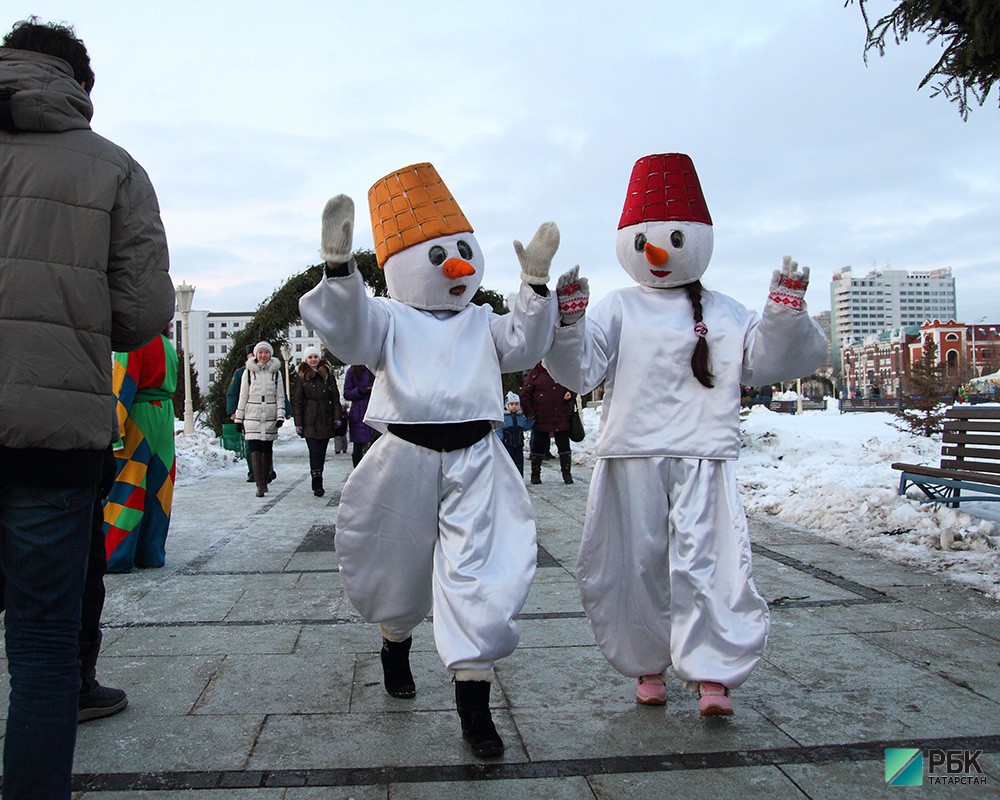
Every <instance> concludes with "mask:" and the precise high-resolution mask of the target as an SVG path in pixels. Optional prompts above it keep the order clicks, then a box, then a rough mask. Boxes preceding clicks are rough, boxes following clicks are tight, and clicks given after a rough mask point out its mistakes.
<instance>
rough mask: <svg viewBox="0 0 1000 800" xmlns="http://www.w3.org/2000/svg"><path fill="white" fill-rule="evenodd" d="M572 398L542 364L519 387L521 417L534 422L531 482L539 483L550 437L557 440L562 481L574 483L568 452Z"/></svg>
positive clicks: (572, 395)
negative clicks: (522, 412) (522, 415)
mask: <svg viewBox="0 0 1000 800" xmlns="http://www.w3.org/2000/svg"><path fill="white" fill-rule="evenodd" d="M574 399H575V398H574V394H573V392H571V391H570V390H569V389H567V388H566V387H565V386H562V385H560V384H558V383H556V382H555V381H554V380H553V379H552V376H551V375H549V373H548V372H547V371H546V370H545V367H543V366H542V365H541V364H536V365H535V367H534V368H533V369H532V370H531V371H530V372H528V374H527V376H526V377H525V379H524V384H523V385H522V386H521V408H522V409H523V410H524V416H526V417H527V418H528V419H533V420H534V421H535V435H534V436H533V437H532V440H531V482H532V483H541V482H542V461H543V460H544V459H545V454H546V453H548V452H549V437H550V435H551V436H552V437H553V438H555V440H556V450H558V451H559V466H560V468H561V469H562V476H563V481H564V482H566V483H572V482H573V476H572V474H571V473H570V466H571V464H572V461H571V454H570V448H569V420H570V416H571V415H572V414H573V403H574Z"/></svg>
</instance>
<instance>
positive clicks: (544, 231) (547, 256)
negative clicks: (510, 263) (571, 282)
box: [514, 222, 559, 286]
mask: <svg viewBox="0 0 1000 800" xmlns="http://www.w3.org/2000/svg"><path fill="white" fill-rule="evenodd" d="M558 249H559V228H557V227H556V224H555V223H554V222H543V223H542V224H541V226H540V227H539V228H538V230H537V231H536V232H535V235H534V237H532V239H531V241H530V242H529V243H528V246H527V247H524V246H523V245H522V244H521V243H520V242H518V241H516V240H515V241H514V252H515V253H517V260H518V261H520V262H521V280H522V281H524V282H525V283H531V284H534V285H536V286H544V285H545V284H546V283H548V281H549V266H550V265H551V264H552V257H553V256H554V255H555V254H556V250H558Z"/></svg>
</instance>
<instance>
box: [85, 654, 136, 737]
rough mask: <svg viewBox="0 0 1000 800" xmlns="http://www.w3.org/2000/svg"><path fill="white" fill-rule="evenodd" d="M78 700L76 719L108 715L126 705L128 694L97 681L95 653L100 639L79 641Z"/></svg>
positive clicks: (97, 717)
mask: <svg viewBox="0 0 1000 800" xmlns="http://www.w3.org/2000/svg"><path fill="white" fill-rule="evenodd" d="M79 652H80V680H81V685H80V701H79V705H78V706H77V712H76V721H77V722H86V721H87V720H91V719H100V718H101V717H110V716H111V715H112V714H117V713H118V712H119V711H121V710H123V709H124V708H125V706H127V705H128V695H126V694H125V692H123V691H122V690H121V689H112V688H111V687H110V686H101V684H100V683H98V681H97V655H98V653H100V652H101V640H100V638H98V639H97V640H96V641H93V642H80V649H79Z"/></svg>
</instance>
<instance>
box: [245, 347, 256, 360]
mask: <svg viewBox="0 0 1000 800" xmlns="http://www.w3.org/2000/svg"><path fill="white" fill-rule="evenodd" d="M253 353H254V350H253V345H252V344H248V345H246V346H245V347H244V348H243V355H245V356H246V357H247V358H250V356H252V355H253Z"/></svg>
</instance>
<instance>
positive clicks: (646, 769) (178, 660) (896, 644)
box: [0, 442, 1000, 800]
mask: <svg viewBox="0 0 1000 800" xmlns="http://www.w3.org/2000/svg"><path fill="white" fill-rule="evenodd" d="M275 461H276V469H277V472H278V480H277V481H276V482H275V483H274V484H272V491H271V494H269V495H268V497H267V498H264V499H258V498H256V497H254V491H253V486H252V485H250V484H248V483H245V475H246V473H245V471H244V470H243V469H242V468H236V469H233V470H231V471H230V472H228V473H227V474H225V475H223V476H221V477H220V476H213V477H211V478H209V479H205V480H201V481H197V482H195V483H193V484H188V485H185V486H181V487H180V488H179V489H178V491H177V495H176V498H175V506H174V508H175V510H174V518H173V523H172V526H171V533H170V538H169V539H168V546H169V552H168V564H167V566H166V567H165V568H163V569H160V570H147V571H139V572H135V573H132V574H130V575H113V576H108V580H107V585H108V600H107V606H106V610H105V637H106V638H105V646H104V652H103V655H102V657H101V660H100V662H99V677H100V678H101V679H102V680H103V681H104V682H105V683H107V684H109V685H112V686H120V687H122V688H125V689H126V690H127V691H128V693H129V697H130V700H131V703H130V705H129V707H128V709H127V710H126V711H125V712H123V713H122V714H119V715H118V716H115V717H111V718H108V719H103V720H97V721H94V722H90V723H87V724H85V725H83V726H81V727H80V735H79V741H78V746H77V755H76V764H75V768H76V787H77V788H78V789H79V790H80V791H79V793H78V795H77V796H78V797H80V798H86V800H99V799H101V800H121V799H123V798H151V799H152V798H155V799H156V800H180V798H184V799H185V800H221V798H227V799H229V800H235V799H236V798H239V800H244V799H246V800H312V799H313V798H333V800H345V799H346V798H355V799H356V800H374V798H380V800H385V799H386V798H393V799H394V800H402V799H403V798H406V799H407V800H409V799H410V798H413V799H416V798H427V799H428V800H431V799H435V800H436V798H445V797H446V798H449V800H462V799H463V798H469V799H470V800H471V799H472V798H475V800H491V799H492V798H503V800H519V798H558V799H559V800H563V799H565V800H583V799H584V798H586V800H612V799H613V800H632V798H635V799H636V800H639V799H640V798H641V800H649V799H650V798H661V797H676V798H712V799H713V800H718V799H719V798H729V797H734V796H738V797H739V798H740V800H753V799H754V798H766V800H785V798H789V799H791V798H850V799H851V800H856V798H879V797H886V798H899V797H901V796H904V795H905V796H906V797H914V796H928V797H929V796H944V795H945V793H951V794H954V795H955V796H962V797H965V796H968V797H977V798H978V797H998V796H1000V755H998V753H1000V666H998V662H1000V604H997V603H995V602H992V601H990V600H988V599H987V598H985V597H984V596H983V595H981V594H979V593H977V592H975V591H973V590H968V589H964V588H961V587H958V586H956V585H954V584H951V583H948V582H946V581H944V580H943V579H941V578H938V577H936V576H934V575H931V574H928V573H924V572H918V571H915V570H913V569H910V568H906V567H902V566H897V565H894V564H892V563H890V562H887V561H881V560H879V559H876V558H873V557H871V556H868V555H864V554H861V553H858V552H854V551H852V550H849V549H846V548H844V547H842V546H839V545H837V544H832V543H830V542H827V541H825V540H824V539H822V538H820V537H819V536H816V535H813V534H811V533H808V532H802V531H797V530H792V529H789V528H787V527H784V526H781V525H778V524H775V523H773V522H771V521H768V520H766V519H753V520H751V528H752V532H753V539H754V549H755V574H756V580H757V586H758V588H759V590H760V592H761V594H762V595H763V596H764V597H765V598H766V599H767V600H768V601H769V603H770V604H771V609H772V633H771V639H770V642H769V646H768V651H767V655H766V659H765V663H763V664H762V665H761V666H760V668H759V669H758V670H757V671H756V672H755V673H754V674H753V675H752V676H751V678H750V680H749V681H748V683H747V684H746V685H745V686H744V687H743V688H742V689H741V690H740V691H739V692H738V693H736V695H735V702H736V707H737V715H736V716H735V717H733V718H731V719H729V720H702V719H700V718H699V717H698V715H697V711H696V706H697V702H696V700H695V698H694V696H693V695H689V694H687V693H685V692H683V691H682V690H681V689H680V686H679V683H678V682H677V681H672V682H671V685H670V686H669V687H668V698H667V706H666V708H665V709H664V708H647V707H638V706H637V705H636V703H635V702H634V699H633V697H634V695H633V690H634V684H633V682H632V681H631V680H629V679H626V678H623V677H622V676H620V675H619V674H617V673H616V672H614V671H613V670H612V669H611V668H610V667H609V666H608V664H607V663H606V662H605V661H604V659H603V658H602V656H601V654H600V653H599V652H598V650H597V648H596V647H595V645H594V642H593V638H592V635H591V632H590V629H589V627H588V625H587V621H586V619H585V618H584V615H583V612H582V610H581V607H580V601H579V596H578V594H577V589H576V584H575V581H574V578H573V569H574V564H575V559H576V550H577V544H578V541H579V537H580V531H581V526H582V522H583V514H584V506H585V498H586V492H587V486H588V480H589V472H588V471H587V470H585V469H582V468H577V469H576V473H577V483H576V484H574V485H573V486H565V485H564V484H563V483H562V481H561V480H560V478H559V475H558V472H557V470H556V468H555V467H550V466H548V465H547V466H546V467H545V469H544V471H543V479H544V483H543V485H542V486H532V487H530V492H531V495H532V500H533V502H534V506H535V512H536V515H537V519H538V528H539V545H540V547H539V559H538V567H539V568H538V572H537V577H536V579H535V583H534V585H533V588H532V591H531V594H530V597H529V599H528V602H527V604H526V606H525V608H524V611H523V613H522V615H521V623H520V624H521V630H522V642H521V646H520V648H519V649H518V650H517V651H516V652H515V653H514V655H512V656H511V657H510V658H507V659H504V660H503V661H502V662H500V664H499V665H498V668H497V674H498V679H499V686H498V687H497V688H495V689H494V704H495V706H496V708H495V712H494V715H495V718H496V719H497V723H498V726H499V728H500V731H501V734H502V735H503V736H504V739H505V741H506V743H507V753H506V754H505V756H504V758H503V759H502V760H500V761H498V762H496V763H485V762H480V761H477V760H475V759H474V758H473V757H472V756H471V753H470V752H469V750H468V749H467V748H466V747H465V746H464V744H463V742H462V739H461V736H460V732H459V724H458V717H457V715H456V713H455V709H454V693H453V688H452V686H451V684H450V683H449V680H448V674H447V672H446V671H445V670H444V668H443V667H442V666H441V663H440V661H439V660H438V657H437V654H436V652H435V650H434V646H433V640H432V632H431V628H430V625H428V624H427V623H424V624H423V625H422V626H421V627H420V629H419V630H418V631H417V632H416V634H415V636H414V652H413V657H412V661H413V671H414V674H415V678H416V682H417V691H418V694H417V698H416V700H411V701H406V700H396V699H393V698H390V697H389V696H388V695H386V693H385V692H384V691H383V689H382V686H381V670H380V667H379V663H378V655H377V648H378V645H379V643H380V640H379V636H378V633H377V629H376V628H375V627H374V626H372V625H368V624H366V623H365V622H363V621H362V620H361V619H360V618H359V617H358V615H357V613H356V612H355V611H354V610H353V609H352V607H351V605H350V603H349V602H348V601H347V599H346V598H345V596H344V593H343V590H342V587H341V583H340V579H339V575H338V573H337V561H336V556H335V554H334V552H333V547H332V536H331V533H332V524H333V522H334V518H335V513H336V505H337V500H338V497H339V490H340V487H341V486H342V485H343V481H344V480H345V479H346V476H347V474H348V471H349V469H350V458H349V457H348V456H346V455H341V456H331V459H330V463H329V464H328V469H327V486H328V490H329V493H328V495H327V496H326V497H324V498H322V499H318V498H315V497H313V495H312V493H311V491H310V490H309V481H308V477H307V473H308V469H307V465H306V458H305V447H304V445H302V444H301V443H300V442H289V443H282V444H280V445H279V448H278V449H277V451H276V458H275ZM233 495H238V496H239V497H240V498H241V506H242V507H243V508H245V509H246V513H244V514H241V515H237V516H235V517H234V516H227V515H226V513H225V512H221V513H220V511H219V509H229V508H231V507H232V506H233V503H232V500H231V498H232V497H233ZM816 502H822V498H820V497H818V498H816ZM230 513H231V512H230ZM0 690H2V691H4V693H6V689H5V688H2V689H0ZM886 747H913V748H921V749H922V750H927V749H929V748H932V747H936V748H940V749H951V750H966V749H967V750H983V751H984V752H983V754H982V755H981V756H980V758H979V761H978V763H979V765H980V766H981V767H982V769H983V770H984V774H985V779H986V781H987V783H986V784H985V785H983V784H978V785H960V786H954V785H952V786H940V785H939V786H927V785H925V786H924V787H923V788H922V789H921V788H901V787H896V786H888V785H887V784H886V783H885V775H884V770H885V764H884V750H885V748H886ZM926 771H927V763H926V757H925V773H926Z"/></svg>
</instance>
